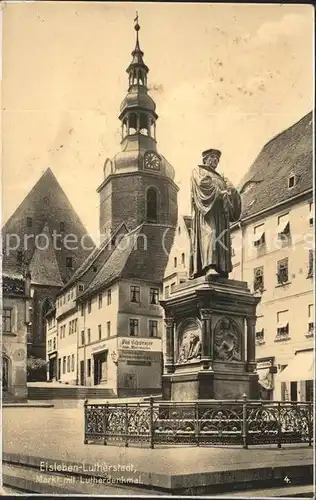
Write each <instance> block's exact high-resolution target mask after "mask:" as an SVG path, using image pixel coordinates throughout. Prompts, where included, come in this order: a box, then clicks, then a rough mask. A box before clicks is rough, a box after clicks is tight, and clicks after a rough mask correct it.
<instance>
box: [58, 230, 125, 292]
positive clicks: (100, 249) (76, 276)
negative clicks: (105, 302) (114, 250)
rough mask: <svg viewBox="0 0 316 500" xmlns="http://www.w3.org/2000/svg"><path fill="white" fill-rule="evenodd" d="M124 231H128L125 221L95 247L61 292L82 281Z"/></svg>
mask: <svg viewBox="0 0 316 500" xmlns="http://www.w3.org/2000/svg"><path fill="white" fill-rule="evenodd" d="M123 232H126V233H127V232H128V230H127V227H126V225H125V223H124V222H122V224H120V225H119V226H118V227H117V228H116V229H115V231H113V233H112V234H111V236H109V237H107V238H105V239H104V240H103V241H102V242H101V244H100V245H99V246H98V247H95V249H94V250H93V251H92V252H91V253H90V255H88V257H87V258H86V260H85V261H84V262H83V263H82V264H81V266H80V267H79V268H78V269H77V270H76V271H75V273H74V274H73V275H72V277H71V278H70V280H69V281H67V283H66V284H65V286H64V287H63V288H62V290H60V292H59V293H63V292H64V291H65V290H67V289H68V288H69V287H71V286H72V285H74V284H75V283H76V282H78V281H80V278H82V277H83V275H84V274H85V273H86V272H87V271H88V270H89V268H90V267H91V266H92V265H93V264H94V263H95V262H96V261H97V259H98V257H99V256H100V255H101V254H102V252H103V251H104V250H105V249H106V248H107V247H108V246H109V244H110V243H111V244H112V245H114V242H115V238H116V237H117V235H118V234H121V233H123Z"/></svg>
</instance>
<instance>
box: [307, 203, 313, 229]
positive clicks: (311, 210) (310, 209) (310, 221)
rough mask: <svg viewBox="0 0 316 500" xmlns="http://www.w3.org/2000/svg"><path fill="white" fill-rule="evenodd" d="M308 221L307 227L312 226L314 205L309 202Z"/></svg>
mask: <svg viewBox="0 0 316 500" xmlns="http://www.w3.org/2000/svg"><path fill="white" fill-rule="evenodd" d="M308 220H309V225H310V226H313V225H314V203H313V202H311V203H310V204H309V216H308Z"/></svg>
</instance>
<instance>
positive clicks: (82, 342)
mask: <svg viewBox="0 0 316 500" xmlns="http://www.w3.org/2000/svg"><path fill="white" fill-rule="evenodd" d="M81 345H84V330H81Z"/></svg>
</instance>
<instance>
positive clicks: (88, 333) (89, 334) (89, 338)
mask: <svg viewBox="0 0 316 500" xmlns="http://www.w3.org/2000/svg"><path fill="white" fill-rule="evenodd" d="M87 336H88V344H90V342H91V332H90V328H88V331H87Z"/></svg>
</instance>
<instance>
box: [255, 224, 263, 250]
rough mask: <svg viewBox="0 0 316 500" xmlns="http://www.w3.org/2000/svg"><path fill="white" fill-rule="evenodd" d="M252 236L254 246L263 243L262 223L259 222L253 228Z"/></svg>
mask: <svg viewBox="0 0 316 500" xmlns="http://www.w3.org/2000/svg"><path fill="white" fill-rule="evenodd" d="M253 232H254V237H253V244H254V246H255V247H260V246H262V245H264V244H265V234H264V224H259V225H258V226H255V227H254V228H253Z"/></svg>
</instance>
